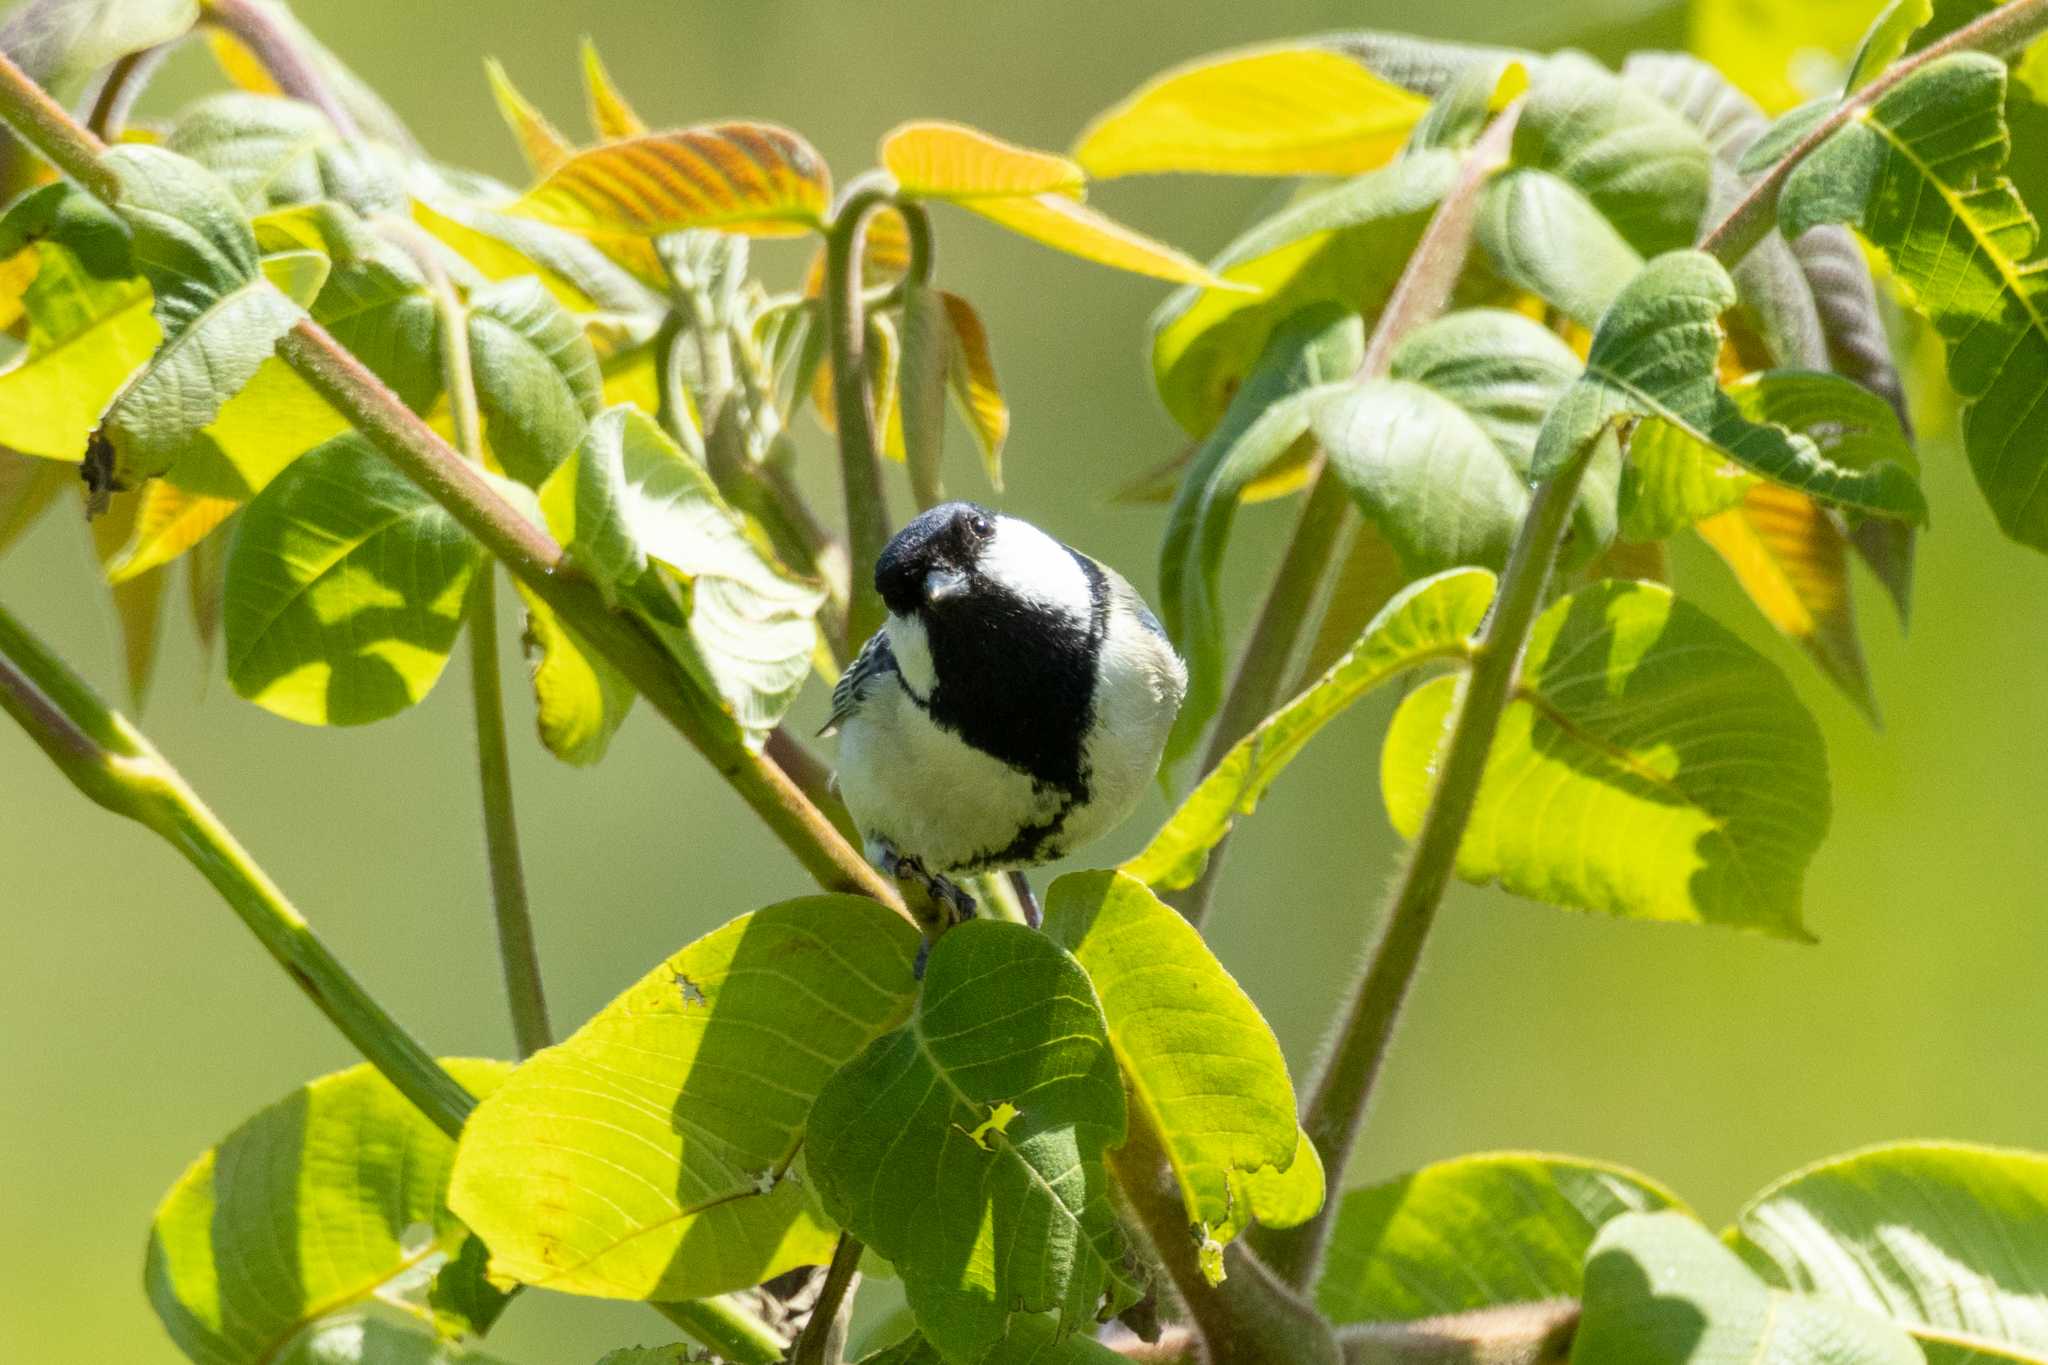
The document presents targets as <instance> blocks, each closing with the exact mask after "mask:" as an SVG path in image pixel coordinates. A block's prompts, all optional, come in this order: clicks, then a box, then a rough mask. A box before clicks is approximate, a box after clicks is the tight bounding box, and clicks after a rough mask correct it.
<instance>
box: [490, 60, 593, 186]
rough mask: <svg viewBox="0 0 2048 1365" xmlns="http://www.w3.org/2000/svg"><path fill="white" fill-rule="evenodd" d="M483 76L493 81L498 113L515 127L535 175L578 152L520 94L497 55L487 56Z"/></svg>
mask: <svg viewBox="0 0 2048 1365" xmlns="http://www.w3.org/2000/svg"><path fill="white" fill-rule="evenodd" d="M484 76H485V77H486V78H487V79H488V80H489V81H490V83H491V98H492V99H494V100H496V101H497V104H498V113H499V114H500V115H502V116H503V117H504V120H505V126H506V127H507V128H510V129H511V130H512V136H513V138H514V139H515V140H516V141H517V142H518V143H519V154H520V156H522V157H524V158H525V159H526V165H527V168H528V169H529V170H531V171H532V172H533V173H534V174H535V175H546V174H548V172H550V171H552V170H554V169H555V167H557V166H559V165H561V164H562V163H563V162H564V161H567V160H568V159H569V158H570V157H571V156H573V155H575V150H576V149H575V147H574V146H573V145H572V144H571V143H570V141H569V139H567V138H565V137H563V136H562V135H561V134H560V133H558V132H556V131H555V125H554V124H552V123H550V122H548V116H547V115H546V114H543V113H542V112H541V111H540V110H539V109H536V108H535V107H534V106H533V105H532V103H530V102H529V101H528V100H527V98H526V96H524V95H522V94H520V93H519V87H518V86H516V85H514V84H512V77H511V76H509V75H507V74H506V71H505V67H504V64H503V63H501V62H500V61H498V59H497V58H495V57H490V58H487V59H485V61H484Z"/></svg>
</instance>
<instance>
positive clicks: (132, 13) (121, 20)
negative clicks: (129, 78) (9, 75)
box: [0, 0, 199, 102]
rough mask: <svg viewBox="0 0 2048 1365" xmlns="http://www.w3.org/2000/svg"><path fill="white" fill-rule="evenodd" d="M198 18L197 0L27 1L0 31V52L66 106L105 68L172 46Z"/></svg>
mask: <svg viewBox="0 0 2048 1365" xmlns="http://www.w3.org/2000/svg"><path fill="white" fill-rule="evenodd" d="M198 18H199V4H198V0H30V3H28V4H25V5H19V6H16V7H15V9H14V11H13V13H11V14H9V15H8V16H7V22H6V24H4V25H0V52H5V53H7V54H8V56H9V57H11V58H12V59H13V60H14V61H15V62H17V63H18V64H19V65H20V66H21V68H22V69H23V70H24V71H26V72H28V74H29V75H31V76H33V77H34V78H35V80H36V82H37V83H38V84H39V85H41V86H42V87H43V88H44V89H46V90H49V91H51V92H52V93H54V94H55V95H56V96H57V97H58V98H59V99H61V100H64V101H67V102H68V101H69V100H70V99H71V98H72V97H73V96H75V95H77V94H78V93H79V91H80V90H81V89H82V87H83V86H84V85H85V83H86V82H87V81H88V80H89V79H90V78H91V77H93V76H94V75H96V74H98V73H99V72H100V71H101V70H103V69H104V68H106V67H108V66H110V65H112V64H113V63H114V62H116V61H119V60H120V59H121V58H123V57H125V56H128V55H129V54H130V53H134V52H141V51H142V50H144V49H145V48H151V47H155V46H157V45H158V44H160V43H169V42H173V41H175V40H176V39H178V38H180V37H182V36H183V35H184V34H185V33H186V32H187V31H188V30H190V29H191V27H192V25H193V24H194V23H196V22H197V21H198Z"/></svg>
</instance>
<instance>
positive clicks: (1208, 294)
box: [1151, 152, 1458, 436]
mask: <svg viewBox="0 0 2048 1365" xmlns="http://www.w3.org/2000/svg"><path fill="white" fill-rule="evenodd" d="M1457 173H1458V158H1457V156H1456V154H1455V153H1452V152H1430V153H1423V154H1419V155H1415V156H1409V157H1404V158H1402V159H1401V160H1399V161H1397V162H1395V163H1393V164H1392V165H1390V166H1387V167H1385V168H1384V169H1381V170H1378V171H1373V172H1370V173H1368V174H1366V175H1362V176H1359V177H1357V178H1356V179H1354V180H1350V181H1347V182H1345V183H1344V184H1342V185H1338V186H1336V187H1334V188H1332V189H1329V190H1326V191H1323V192H1322V193H1319V194H1316V195H1313V196H1311V197H1309V198H1307V199H1304V200H1302V201H1301V202H1300V203H1298V204H1295V205H1293V206H1292V207H1290V208H1287V209H1284V210H1282V211H1281V212H1280V213H1278V214H1275V215H1274V216H1273V217H1271V218H1268V219H1267V220H1266V221H1265V222H1263V223H1261V224H1259V225H1258V226H1257V227H1254V228H1253V229H1252V230H1251V231H1249V232H1247V233H1245V234H1244V235H1243V236H1242V237H1239V238H1238V239H1237V240H1236V241H1234V242H1232V243H1231V244H1230V245H1229V246H1227V247H1225V248H1224V249H1223V252H1222V254H1220V255H1219V256H1217V257H1216V259H1215V260H1214V261H1213V262H1211V263H1210V268H1211V269H1212V270H1213V271H1214V272H1215V273H1217V274H1218V275H1221V276H1222V277H1223V278H1224V279H1226V280H1229V281H1231V282H1232V283H1234V284H1240V285H1249V286H1251V287H1252V288H1253V289H1254V290H1257V291H1258V292H1257V293H1244V292H1239V291H1236V290H1227V289H1206V290H1205V289H1197V288H1195V287H1193V286H1189V287H1187V288H1184V289H1181V290H1178V291H1176V292H1175V293H1174V294H1172V295H1171V296H1169V297H1168V298H1167V300H1166V302H1165V303H1163V304H1161V305H1160V307H1159V310H1158V311H1157V312H1156V313H1154V314H1153V315H1152V321H1151V331H1152V375H1153V380H1154V382H1155V383H1156V384H1157V386H1158V389H1159V396H1160V398H1161V400H1162V401H1164V402H1165V404H1166V408H1167V411H1168V412H1170V413H1172V414H1173V417H1174V420H1176V421H1178V422H1179V423H1180V424H1181V426H1182V427H1184V428H1186V430H1187V431H1188V433H1189V434H1190V435H1193V436H1205V435H1207V434H1208V433H1209V431H1210V430H1211V429H1212V428H1214V427H1215V426H1216V424H1217V423H1218V421H1220V420H1221V419H1222V416H1223V413H1224V412H1225V410H1226V409H1227V408H1228V407H1229V406H1230V400H1231V397H1232V396H1233V395H1234V394H1235V393H1236V391H1237V389H1238V388H1239V387H1240V385H1241V384H1243V383H1245V382H1247V377H1248V376H1249V374H1250V373H1251V370H1252V368H1253V367H1254V366H1255V365H1256V364H1257V363H1258V360H1259V357H1260V356H1261V355H1262V354H1264V353H1265V350H1266V347H1267V343H1268V342H1269V341H1270V340H1271V339H1272V336H1273V333H1274V331H1275V330H1276V329H1277V328H1279V327H1280V326H1281V325H1282V324H1283V323H1284V322H1286V320H1287V319H1288V318H1289V317H1290V316H1292V315H1293V314H1295V313H1297V312H1299V311H1300V310H1301V309H1302V308H1303V307H1304V306H1306V305H1308V304H1311V303H1316V302H1318V301H1323V300H1328V301H1331V302H1334V303H1339V304H1342V305H1343V306H1345V307H1347V308H1350V309H1354V310H1357V309H1363V310H1365V311H1366V312H1369V313H1376V312H1377V311H1378V310H1379V308H1380V306H1381V305H1382V304H1383V303H1384V302H1385V300H1386V297H1387V295H1388V293H1390V292H1391V291H1392V289H1393V287H1394V281H1395V280H1396V279H1397V278H1398V277H1399V276H1400V273H1401V266H1402V263H1403V262H1404V261H1406V260H1407V258H1408V254H1409V253H1410V252H1411V251H1413V250H1414V248H1415V243H1416V242H1417V240H1419V239H1420V238H1421V236H1422V230H1423V228H1424V227H1426V226H1427V225H1428V223H1429V219H1430V215H1431V214H1432V213H1433V212H1435V210H1436V205H1437V201H1438V200H1440V199H1442V198H1443V196H1444V193H1445V191H1447V190H1448V189H1449V188H1450V186H1451V182H1452V180H1453V179H1455V178H1456V176H1457Z"/></svg>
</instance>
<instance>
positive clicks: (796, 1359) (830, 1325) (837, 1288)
mask: <svg viewBox="0 0 2048 1365" xmlns="http://www.w3.org/2000/svg"><path fill="white" fill-rule="evenodd" d="M864 1250H866V1248H865V1247H863V1246H862V1245H861V1242H860V1239H859V1238H857V1237H855V1236H854V1235H853V1234H852V1233H850V1232H842V1233H840V1234H839V1245H837V1246H835V1247H834V1248H832V1264H831V1266H830V1267H829V1268H828V1269H827V1270H826V1271H825V1285H824V1287H823V1288H822V1289H820V1290H819V1291H818V1301H817V1302H816V1303H814V1304H812V1305H811V1320H810V1321H809V1322H807V1323H805V1324H804V1330H803V1335H801V1336H799V1337H798V1338H797V1339H796V1343H795V1345H793V1346H791V1347H790V1351H789V1365H844V1360H845V1350H846V1323H845V1321H844V1320H843V1318H842V1314H841V1312H840V1309H841V1306H842V1305H843V1306H844V1307H845V1308H846V1309H847V1310H849V1311H850V1310H851V1309H852V1307H853V1299H852V1297H851V1290H852V1289H853V1287H854V1285H855V1283H856V1282H857V1281H858V1280H859V1278H860V1256H861V1252H863V1251H864Z"/></svg>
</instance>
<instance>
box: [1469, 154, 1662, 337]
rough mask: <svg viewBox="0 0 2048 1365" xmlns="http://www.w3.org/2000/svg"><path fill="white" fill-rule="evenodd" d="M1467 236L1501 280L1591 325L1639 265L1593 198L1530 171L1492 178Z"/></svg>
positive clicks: (1556, 179)
mask: <svg viewBox="0 0 2048 1365" xmlns="http://www.w3.org/2000/svg"><path fill="white" fill-rule="evenodd" d="M1473 236H1474V238H1475V239H1476V240H1477V241H1478V243H1479V245H1480V246H1481V247H1482V248H1483V249H1484V250H1485V252H1486V255H1487V259H1488V260H1489V261H1490V262H1491V263H1492V265H1493V268H1494V270H1495V271H1496V272H1498V273H1499V275H1500V276H1501V278H1502V279H1505V280H1507V281H1508V282H1509V283H1511V284H1515V285H1518V286H1520V287H1521V288H1522V289H1525V290H1527V291H1528V292H1529V293H1531V294H1534V295H1535V296H1536V297H1537V298H1539V299H1542V300H1543V301H1544V302H1545V303H1547V304H1549V305H1550V306H1551V307H1553V308H1555V309H1557V311H1558V312H1560V313H1562V314H1564V315H1565V316H1566V317H1568V318H1570V319H1571V320H1572V321H1573V322H1576V323H1578V324H1579V325H1580V326H1581V327H1593V326H1595V325H1597V324H1598V323H1599V321H1600V315H1601V314H1602V313H1604V312H1606V311H1607V305H1609V304H1610V303H1612V302H1614V297H1615V295H1617V294H1619V293H1620V292H1621V290H1622V287H1623V286H1624V285H1626V284H1627V283H1628V282H1629V281H1630V280H1631V279H1633V278H1635V274H1636V272H1637V271H1638V270H1641V269H1642V268H1643V258H1642V255H1641V254H1640V253H1639V252H1637V251H1636V249H1635V248H1634V247H1632V246H1630V245H1629V244H1628V242H1627V241H1626V240H1625V239H1624V238H1623V237H1622V235H1621V233H1620V232H1618V231H1617V230H1616V229H1615V227H1614V225H1613V224H1612V223H1610V222H1608V221H1607V219H1606V217H1605V216H1603V215H1602V214H1601V212H1600V210H1599V209H1597V208H1595V207H1594V206H1593V202H1592V201H1591V200H1589V199H1588V198H1586V196H1585V195H1584V194H1582V193H1580V192H1579V190H1578V189H1577V188H1575V187H1574V186H1573V185H1571V184H1570V183H1569V182H1568V181H1566V180H1564V179H1562V178H1560V177H1558V176H1556V175H1553V174H1551V173H1550V172H1549V171H1539V170H1533V169H1529V168H1526V167H1525V168H1522V169H1518V170H1511V171H1508V172H1506V173H1505V174H1503V175H1498V176H1496V177H1494V179H1493V180H1492V182H1491V183H1489V184H1488V185H1487V187H1486V192H1485V197H1484V198H1483V199H1481V200H1480V203H1479V215H1478V217H1477V218H1476V219H1475V220H1474V222H1473Z"/></svg>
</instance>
